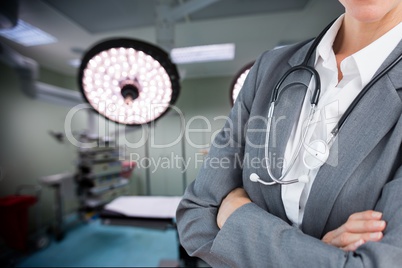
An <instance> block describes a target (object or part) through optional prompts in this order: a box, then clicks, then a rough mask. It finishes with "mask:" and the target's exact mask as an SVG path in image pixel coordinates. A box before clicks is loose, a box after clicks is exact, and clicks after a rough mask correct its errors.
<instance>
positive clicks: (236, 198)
mask: <svg viewBox="0 0 402 268" xmlns="http://www.w3.org/2000/svg"><path fill="white" fill-rule="evenodd" d="M250 202H251V200H250V198H249V197H248V195H247V193H246V191H244V189H243V188H236V189H234V190H233V191H231V192H230V193H229V194H228V195H227V196H226V197H225V198H224V199H223V200H222V203H221V206H220V207H219V211H218V215H217V217H216V223H217V224H218V227H219V228H222V226H223V224H225V222H226V220H227V219H228V218H229V217H230V215H232V213H233V212H234V211H235V210H236V209H238V208H239V207H241V206H243V205H245V204H247V203H250Z"/></svg>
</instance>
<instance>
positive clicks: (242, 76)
mask: <svg viewBox="0 0 402 268" xmlns="http://www.w3.org/2000/svg"><path fill="white" fill-rule="evenodd" d="M253 64H254V62H251V63H249V64H247V65H245V66H244V67H243V68H242V69H241V70H240V71H239V72H238V73H237V74H236V76H235V78H234V80H233V82H232V87H231V91H230V100H231V101H232V105H233V104H234V103H235V101H236V99H237V96H238V95H239V93H240V90H241V89H242V87H243V84H244V81H245V80H246V78H247V75H248V73H249V72H250V69H251V67H252V66H253Z"/></svg>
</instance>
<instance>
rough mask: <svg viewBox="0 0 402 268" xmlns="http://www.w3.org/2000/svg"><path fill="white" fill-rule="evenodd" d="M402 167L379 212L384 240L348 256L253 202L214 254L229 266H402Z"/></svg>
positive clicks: (229, 225) (225, 231)
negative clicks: (384, 225)
mask: <svg viewBox="0 0 402 268" xmlns="http://www.w3.org/2000/svg"><path fill="white" fill-rule="evenodd" d="M401 191H402V167H401V168H399V170H398V171H397V173H396V175H395V177H394V179H393V180H391V181H390V182H389V183H387V184H386V185H385V186H384V188H383V192H382V196H381V198H380V200H379V202H378V203H377V205H376V210H378V211H382V212H383V219H384V220H385V221H386V222H387V227H386V230H385V231H384V237H383V239H382V240H381V241H380V242H367V243H365V244H363V245H362V246H360V247H359V248H358V249H357V250H356V251H355V252H344V251H342V250H340V249H338V248H336V247H333V246H329V245H327V244H325V243H323V242H322V241H321V240H319V239H316V238H313V237H311V236H308V235H306V234H303V233H302V232H301V231H300V230H299V229H298V228H294V227H292V226H290V225H288V224H287V223H285V222H284V221H283V220H281V219H279V218H277V217H275V216H273V215H271V214H269V213H268V212H266V211H265V210H263V209H261V208H260V207H258V206H257V205H255V204H254V203H249V204H246V205H244V206H242V207H240V208H239V209H237V210H236V211H235V212H234V213H233V214H232V215H231V216H230V217H229V218H228V220H227V221H226V223H225V224H224V226H223V228H222V229H221V230H220V231H219V232H218V234H217V236H216V237H215V239H214V241H213V243H212V247H211V251H210V255H211V256H213V257H214V258H216V259H219V260H221V261H222V262H224V263H226V265H228V266H230V267H317V268H318V267H366V268H368V267H372V268H376V267H402V223H401V222H402V198H401Z"/></svg>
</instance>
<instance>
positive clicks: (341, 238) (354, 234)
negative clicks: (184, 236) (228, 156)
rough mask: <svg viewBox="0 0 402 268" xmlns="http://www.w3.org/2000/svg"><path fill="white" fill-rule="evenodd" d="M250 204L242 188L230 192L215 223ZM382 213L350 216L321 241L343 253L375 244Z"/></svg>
mask: <svg viewBox="0 0 402 268" xmlns="http://www.w3.org/2000/svg"><path fill="white" fill-rule="evenodd" d="M247 203H251V200H250V198H249V197H248V195H247V193H246V191H244V189H243V188H236V189H234V190H233V191H231V192H230V193H229V194H228V195H227V196H226V197H225V198H224V199H223V201H222V203H221V206H220V207H219V210H218V215H217V218H216V223H217V225H218V227H219V228H220V229H221V228H222V227H223V225H224V224H225V222H226V220H227V219H228V218H229V217H230V216H231V215H232V213H233V212H234V211H235V210H236V209H238V208H240V207H241V206H243V205H245V204H247ZM381 218H382V213H381V212H378V211H372V210H367V211H363V212H358V213H354V214H352V215H350V217H349V219H348V220H347V222H346V223H345V224H343V225H342V226H340V227H339V228H337V229H335V230H333V231H330V232H328V233H327V234H326V235H325V236H324V237H323V238H322V241H323V242H325V243H326V244H328V245H332V246H335V247H337V248H340V249H342V250H344V251H355V250H356V249H357V248H358V247H359V246H361V245H363V244H364V243H366V242H368V241H372V242H377V241H380V240H381V238H382V237H383V231H384V230H385V227H386V222H385V221H384V220H382V219H381Z"/></svg>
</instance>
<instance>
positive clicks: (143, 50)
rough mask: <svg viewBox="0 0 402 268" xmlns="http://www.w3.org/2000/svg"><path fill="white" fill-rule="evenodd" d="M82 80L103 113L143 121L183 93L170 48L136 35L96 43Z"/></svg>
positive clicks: (89, 97)
mask: <svg viewBox="0 0 402 268" xmlns="http://www.w3.org/2000/svg"><path fill="white" fill-rule="evenodd" d="M79 83H80V87H81V91H82V93H83V95H84V97H85V99H86V100H87V101H88V102H89V103H90V104H91V106H92V107H93V108H94V109H95V110H96V111H97V112H98V113H100V114H101V115H103V116H104V117H106V118H107V119H109V120H112V121H114V122H117V123H121V124H126V125H141V124H145V123H149V122H151V121H154V120H156V119H157V118H159V117H161V116H162V115H164V114H165V113H166V112H167V111H168V110H169V107H170V105H171V104H173V103H174V102H175V101H176V99H177V97H178V94H179V90H180V85H179V74H178V72H177V68H176V66H175V65H174V64H173V63H172V62H171V61H170V59H169V56H168V54H167V53H166V52H164V51H163V50H161V49H160V48H158V47H156V46H154V45H151V44H149V43H146V42H143V41H138V40H134V39H112V40H106V41H104V42H101V43H99V44H97V45H95V46H94V47H93V48H91V49H90V50H89V51H88V52H87V53H86V54H85V55H84V57H83V60H82V62H81V66H80V70H79Z"/></svg>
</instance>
